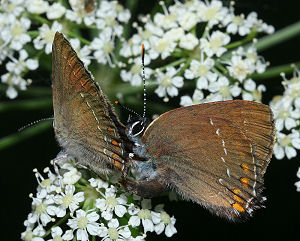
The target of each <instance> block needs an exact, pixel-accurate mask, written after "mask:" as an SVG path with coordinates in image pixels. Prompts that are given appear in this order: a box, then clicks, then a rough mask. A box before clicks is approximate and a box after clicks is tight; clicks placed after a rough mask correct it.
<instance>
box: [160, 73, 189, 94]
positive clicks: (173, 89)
mask: <svg viewBox="0 0 300 241" xmlns="http://www.w3.org/2000/svg"><path fill="white" fill-rule="evenodd" d="M176 73H177V71H176V69H175V68H174V67H168V68H167V72H166V73H163V72H158V73H157V81H158V84H159V86H158V88H157V89H156V90H155V93H156V94H157V95H158V96H159V97H166V96H167V95H169V96H171V97H174V96H177V95H178V89H177V88H181V87H182V86H183V77H181V76H175V75H176Z"/></svg>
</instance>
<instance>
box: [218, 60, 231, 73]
mask: <svg viewBox="0 0 300 241" xmlns="http://www.w3.org/2000/svg"><path fill="white" fill-rule="evenodd" d="M215 66H216V67H217V68H218V69H219V70H221V71H222V72H223V74H228V70H227V69H226V68H225V67H224V66H223V65H222V64H220V63H219V62H217V61H216V62H215Z"/></svg>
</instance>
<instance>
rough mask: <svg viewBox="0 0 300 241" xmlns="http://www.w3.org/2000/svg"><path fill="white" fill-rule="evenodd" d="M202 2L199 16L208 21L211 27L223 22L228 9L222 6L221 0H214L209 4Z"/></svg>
mask: <svg viewBox="0 0 300 241" xmlns="http://www.w3.org/2000/svg"><path fill="white" fill-rule="evenodd" d="M201 3H202V4H201V5H200V6H199V8H198V11H199V16H200V18H201V20H202V21H204V22H208V26H209V27H210V28H211V27H212V26H214V25H216V24H218V23H219V22H221V20H223V18H224V17H225V16H226V14H227V12H228V9H227V8H225V7H223V6H222V2H221V1H216V0H213V1H211V2H210V3H209V2H207V4H205V3H203V2H201Z"/></svg>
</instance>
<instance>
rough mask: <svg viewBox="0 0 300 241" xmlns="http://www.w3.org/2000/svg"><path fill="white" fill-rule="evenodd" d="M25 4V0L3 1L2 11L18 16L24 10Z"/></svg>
mask: <svg viewBox="0 0 300 241" xmlns="http://www.w3.org/2000/svg"><path fill="white" fill-rule="evenodd" d="M25 6H26V4H24V1H23V0H13V1H2V2H1V6H0V11H1V10H2V11H4V12H5V13H8V14H13V15H14V16H16V17H18V16H19V15H20V14H21V13H23V12H24V8H25ZM3 15H4V14H3Z"/></svg>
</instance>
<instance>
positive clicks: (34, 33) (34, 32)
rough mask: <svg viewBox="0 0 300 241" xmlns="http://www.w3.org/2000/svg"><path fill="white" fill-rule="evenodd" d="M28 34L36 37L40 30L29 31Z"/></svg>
mask: <svg viewBox="0 0 300 241" xmlns="http://www.w3.org/2000/svg"><path fill="white" fill-rule="evenodd" d="M27 34H29V35H30V37H32V38H36V37H37V36H38V35H39V34H40V31H37V30H32V31H27Z"/></svg>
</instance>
